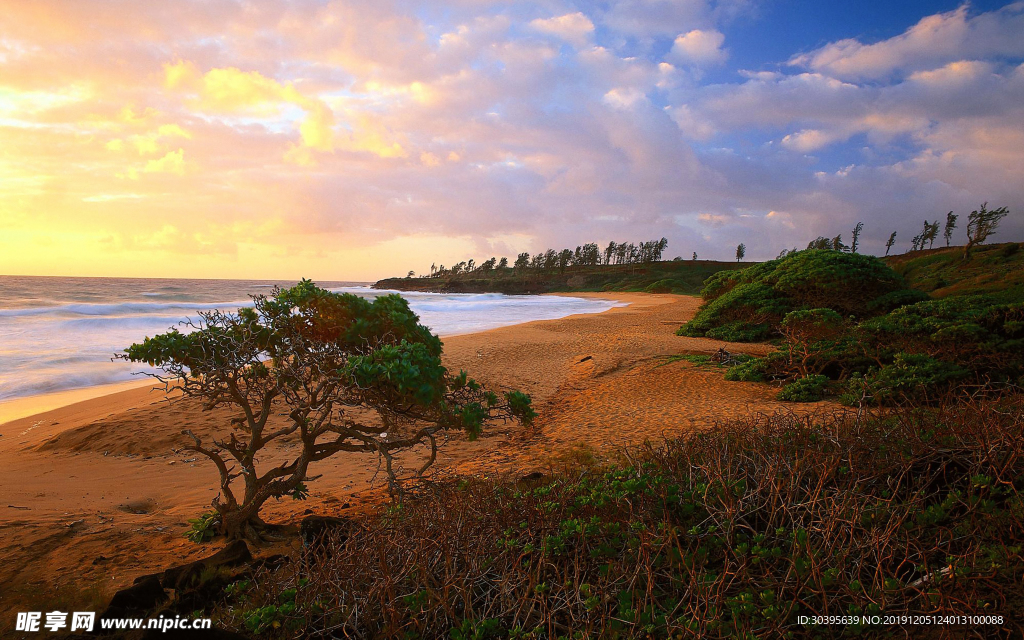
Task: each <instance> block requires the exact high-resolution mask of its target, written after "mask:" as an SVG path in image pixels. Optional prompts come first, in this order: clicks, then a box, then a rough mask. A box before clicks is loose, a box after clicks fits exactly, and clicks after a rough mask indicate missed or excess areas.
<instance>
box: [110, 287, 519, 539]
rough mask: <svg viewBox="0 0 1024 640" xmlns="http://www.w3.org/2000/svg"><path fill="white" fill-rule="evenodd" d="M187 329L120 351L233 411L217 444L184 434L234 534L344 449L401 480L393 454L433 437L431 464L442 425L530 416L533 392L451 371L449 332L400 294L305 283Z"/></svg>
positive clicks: (250, 534)
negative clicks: (279, 448) (496, 386)
mask: <svg viewBox="0 0 1024 640" xmlns="http://www.w3.org/2000/svg"><path fill="white" fill-rule="evenodd" d="M184 325H185V326H186V328H187V329H189V330H190V331H189V332H186V333H182V332H179V331H178V330H177V329H171V330H170V331H169V332H168V333H165V334H162V335H158V336H156V337H154V338H147V339H146V340H145V341H144V342H142V343H141V344H134V345H132V346H130V347H128V348H127V349H126V350H125V352H124V353H123V354H120V355H119V357H121V358H123V359H125V360H130V361H132V362H146V363H148V364H149V365H151V366H154V367H157V368H158V369H159V370H160V372H159V373H157V374H154V377H156V378H157V379H158V380H160V381H161V382H163V383H164V385H165V387H166V388H167V390H168V391H170V390H180V391H181V392H182V393H183V394H184V395H185V396H186V397H189V398H197V399H199V400H200V401H202V403H203V407H204V408H205V409H208V410H209V409H214V408H216V407H220V406H226V407H229V408H231V409H233V410H235V411H236V412H237V414H236V416H235V417H232V418H230V419H228V420H226V421H225V424H224V425H223V427H222V430H221V432H220V434H219V435H217V436H214V437H213V438H212V439H211V440H210V441H209V442H206V441H204V440H203V439H202V438H200V436H198V435H196V434H195V433H193V432H192V431H190V430H187V429H186V430H184V431H183V432H182V433H183V434H185V435H187V436H189V438H191V440H192V444H190V445H188V446H187V447H186V449H189V450H191V451H195V452H196V453H199V454H201V455H203V456H206V457H207V458H209V459H210V460H211V461H212V462H213V464H214V466H216V468H217V471H218V472H219V475H220V494H219V495H218V496H217V497H216V498H215V499H214V500H213V506H214V508H215V509H216V513H217V519H218V521H219V524H218V526H219V530H220V532H221V533H223V534H226V535H227V536H229V537H231V538H242V537H244V538H249V539H259V538H260V537H261V532H262V531H263V530H264V529H265V527H266V525H265V523H264V522H263V521H262V520H261V519H260V515H259V514H260V508H261V507H262V506H263V504H264V503H265V502H266V501H267V500H268V499H270V498H279V497H282V496H286V495H291V496H293V497H300V498H301V497H303V496H304V495H305V493H306V492H307V488H306V485H305V483H306V482H308V481H309V480H311V478H310V476H309V471H310V465H311V464H313V463H315V462H318V461H320V460H323V459H325V458H328V457H330V456H333V455H334V454H336V453H341V452H347V453H368V454H373V455H376V456H379V457H380V459H381V460H382V462H383V463H384V467H385V469H386V471H387V477H388V481H389V485H390V486H391V487H392V489H395V488H397V487H398V486H399V484H398V483H399V482H400V480H401V478H400V477H399V476H400V473H401V469H398V468H396V467H395V464H394V462H395V460H394V456H395V454H396V453H397V452H399V451H402V450H405V449H409V448H411V447H413V446H416V445H419V444H428V445H429V451H430V453H429V455H428V457H427V458H426V459H425V460H424V462H423V465H422V466H421V467H420V468H419V469H418V471H417V474H422V473H424V472H425V471H426V470H427V469H428V468H429V467H430V466H431V464H433V462H434V460H435V459H436V455H437V437H438V435H439V434H441V433H442V432H444V431H449V430H461V431H465V432H466V433H467V434H469V436H470V437H471V438H472V437H475V436H476V435H477V434H479V433H480V430H481V428H482V427H483V425H484V423H485V422H486V421H488V420H489V419H504V420H518V421H520V422H523V423H528V422H529V421H530V420H531V419H532V418H533V415H534V414H533V411H532V409H531V408H530V399H529V396H526V395H525V394H522V393H519V392H517V391H508V392H506V393H504V394H503V395H502V396H500V397H499V396H498V395H497V394H495V393H493V392H490V391H486V390H484V389H483V388H482V387H481V386H480V385H478V384H477V383H475V382H474V381H472V380H470V379H469V378H468V377H467V376H466V374H465V372H460V373H459V374H458V375H455V374H452V373H450V372H449V371H448V370H447V369H446V368H445V367H444V366H443V365H442V364H441V341H440V340H439V339H438V338H437V336H435V335H433V334H432V333H431V332H430V330H429V329H428V328H427V327H425V326H423V325H421V324H420V323H419V318H418V317H417V316H416V314H415V313H413V312H412V311H411V310H410V309H409V305H408V303H407V302H406V301H405V300H404V299H403V298H401V297H400V296H397V295H388V296H381V297H378V298H376V299H375V300H373V301H372V302H371V301H369V300H366V299H364V298H360V297H358V296H354V295H351V294H345V293H342V294H339V293H332V292H330V291H326V290H324V289H320V288H319V287H317V286H316V285H314V284H313V283H312V282H310V281H308V280H303V281H302V282H300V283H299V284H298V285H296V286H295V287H292V288H290V289H286V290H280V289H275V290H274V292H273V293H272V295H271V296H269V297H266V296H254V297H253V306H252V307H251V308H243V309H239V310H238V312H237V313H224V312H221V311H208V312H203V313H200V314H199V317H198V319H197V320H195V321H186V322H185V323H184ZM366 410H369V411H366ZM281 415H283V416H286V417H285V418H283V419H282V418H280V417H279V416H281ZM367 416H371V417H367ZM274 441H281V442H286V443H287V444H288V445H289V446H288V448H286V449H284V451H285V452H287V458H286V459H285V460H284V461H281V460H278V459H275V461H274V463H270V462H266V461H265V458H269V455H266V448H267V446H268V445H269V444H271V443H273V442H274ZM281 453H282V452H277V455H278V456H280V455H281ZM261 460H264V462H263V463H262V464H261V463H260V461H261ZM239 483H240V484H241V485H242V486H241V487H240V488H239V487H237V484H239ZM239 489H240V490H239Z"/></svg>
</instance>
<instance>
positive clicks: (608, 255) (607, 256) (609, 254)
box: [604, 240, 618, 264]
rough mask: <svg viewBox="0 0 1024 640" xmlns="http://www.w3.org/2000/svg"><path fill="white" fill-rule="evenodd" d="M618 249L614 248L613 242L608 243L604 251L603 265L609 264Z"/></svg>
mask: <svg viewBox="0 0 1024 640" xmlns="http://www.w3.org/2000/svg"><path fill="white" fill-rule="evenodd" d="M617 250H618V248H617V247H616V246H615V241H614V240H612V241H611V242H609V243H608V246H607V247H606V248H605V250H604V263H605V264H611V263H612V258H613V257H615V255H616V252H617Z"/></svg>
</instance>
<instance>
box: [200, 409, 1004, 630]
mask: <svg viewBox="0 0 1024 640" xmlns="http://www.w3.org/2000/svg"><path fill="white" fill-rule="evenodd" d="M1022 490H1024V402H1022V399H1021V398H1020V397H1014V398H1003V399H1000V400H991V399H988V400H980V399H978V400H972V399H967V400H960V401H957V402H955V403H952V402H950V403H946V404H943V405H942V406H940V407H938V408H930V409H914V408H907V409H898V410H889V411H887V412H886V413H885V414H872V415H867V414H864V415H860V416H858V415H857V414H856V413H853V412H834V413H819V414H815V415H812V416H804V417H797V416H794V415H789V414H775V415H770V416H769V415H759V416H754V417H751V418H749V419H747V420H742V421H738V422H733V423H730V424H723V425H719V427H718V428H717V429H714V430H711V431H708V432H705V433H700V434H696V435H694V436H692V437H690V438H687V439H681V440H675V441H670V442H667V443H665V444H664V445H662V446H658V447H646V448H643V449H640V450H633V451H630V452H627V453H626V454H625V459H624V460H623V461H622V462H621V463H619V464H616V465H614V466H609V467H595V466H593V465H588V464H582V465H574V464H569V465H567V466H566V467H565V468H564V469H563V470H561V471H558V472H556V473H554V474H552V475H549V476H546V477H544V478H542V479H539V480H532V481H530V482H523V481H520V482H516V481H512V480H505V481H500V480H499V481H482V480H472V479H464V480H458V481H453V482H451V483H446V484H444V485H440V486H438V485H435V486H430V487H423V488H421V489H420V491H419V493H418V495H417V497H415V498H412V499H409V500H407V501H406V502H404V503H402V504H398V505H394V506H392V507H390V508H388V509H386V510H384V511H382V512H381V513H379V514H377V515H376V516H374V517H372V518H369V519H368V520H367V521H365V522H362V523H360V526H359V528H358V530H357V531H355V532H354V533H353V534H352V535H351V536H349V537H348V538H347V539H344V540H341V539H334V540H327V541H325V542H324V544H322V545H321V546H319V547H318V548H316V549H315V550H311V551H309V552H307V553H306V555H305V557H303V558H301V559H296V561H295V562H294V563H292V564H291V565H290V567H289V568H287V569H285V570H282V571H278V572H277V573H276V574H264V575H261V576H257V577H256V578H255V579H254V580H252V581H251V582H247V583H242V584H239V585H235V586H234V587H233V588H232V597H231V598H230V599H229V600H228V601H227V602H225V603H223V604H222V605H221V606H220V607H219V608H218V609H217V616H218V617H219V618H220V619H221V621H222V623H224V624H228V625H232V626H235V627H237V628H240V629H245V630H246V631H247V632H250V633H256V634H257V635H261V636H267V637H320V636H328V637H351V638H373V637H395V638H439V637H449V638H453V639H456V640H459V639H463V638H466V639H469V638H476V639H484V638H492V637H493V638H577V637H579V638H584V637H585V638H616V637H631V638H632V637H655V638H667V637H686V638H691V637H692V638H698V637H699V638H725V637H729V638H774V637H834V636H837V635H842V634H843V633H846V634H853V633H864V634H866V635H867V636H870V637H873V636H888V635H895V636H898V637H905V636H906V634H907V633H910V634H911V635H913V634H915V633H916V632H915V631H914V630H911V629H909V628H908V627H907V626H906V625H896V624H880V625H877V626H874V627H872V626H861V625H847V626H845V627H842V626H833V627H813V626H810V625H807V624H801V623H800V621H799V616H813V615H835V616H842V615H851V614H857V615H864V614H867V615H873V614H877V615H880V616H887V615H897V616H898V615H903V614H908V615H936V614H937V615H944V614H950V615H991V616H1001V617H1002V623H1001V624H990V625H983V624H977V623H975V624H966V625H952V626H950V625H947V626H933V627H930V629H929V633H930V634H931V635H932V636H942V635H947V634H948V635H953V636H956V637H965V636H966V637H972V636H976V637H993V636H996V637H998V636H1006V637H1009V636H1011V635H1013V634H1017V633H1020V632H1021V630H1022V629H1024V626H1022V615H1024V614H1022V612H1024V586H1022V583H1024V556H1022V552H1024V527H1022V526H1021V522H1022V521H1024V500H1022Z"/></svg>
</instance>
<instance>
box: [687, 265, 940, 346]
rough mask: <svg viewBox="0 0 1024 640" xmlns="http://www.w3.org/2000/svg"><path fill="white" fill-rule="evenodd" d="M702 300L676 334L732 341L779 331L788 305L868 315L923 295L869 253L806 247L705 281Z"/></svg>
mask: <svg viewBox="0 0 1024 640" xmlns="http://www.w3.org/2000/svg"><path fill="white" fill-rule="evenodd" d="M701 297H703V298H704V304H703V305H702V306H701V308H700V310H699V311H698V312H697V315H696V316H695V317H694V318H693V320H691V321H690V322H688V323H687V324H685V325H683V326H682V327H681V328H680V329H679V331H678V333H679V335H685V336H692V337H709V338H716V339H719V340H729V341H734V342H751V341H759V340H765V339H767V338H770V337H773V336H776V335H778V332H779V325H780V324H781V322H782V320H783V319H784V318H785V317H786V315H787V314H788V313H790V312H792V311H798V310H805V309H831V310H833V311H835V312H837V313H838V314H839V315H840V316H842V317H847V316H854V317H856V318H866V317H870V316H873V315H878V314H882V313H886V312H888V311H890V310H892V309H894V308H896V307H899V306H901V305H905V304H910V303H913V302H919V301H921V300H924V299H927V297H928V296H927V295H926V294H924V293H922V292H920V291H916V290H913V289H909V288H907V286H906V283H905V282H904V281H903V278H902V277H900V276H899V274H897V273H896V272H895V271H893V270H892V269H890V268H889V267H888V266H886V265H885V263H883V262H882V261H881V260H879V259H878V258H875V257H872V256H865V255H861V254H856V253H844V252H842V251H829V250H824V249H810V250H807V251H797V252H795V253H790V254H788V255H787V256H785V257H783V258H779V259H776V260H771V261H768V262H763V263H761V264H757V265H754V266H752V267H748V268H746V269H742V270H739V271H722V272H719V273H717V274H715V275H713V276H711V277H710V278H708V279H707V280H706V281H705V284H704V289H703V290H701Z"/></svg>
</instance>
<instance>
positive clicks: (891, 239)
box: [885, 231, 896, 255]
mask: <svg viewBox="0 0 1024 640" xmlns="http://www.w3.org/2000/svg"><path fill="white" fill-rule="evenodd" d="M894 244H896V232H895V231H893V232H892V235H890V236H889V240H888V242H886V243H885V255H889V250H890V249H892V246H893V245H894Z"/></svg>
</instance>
